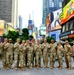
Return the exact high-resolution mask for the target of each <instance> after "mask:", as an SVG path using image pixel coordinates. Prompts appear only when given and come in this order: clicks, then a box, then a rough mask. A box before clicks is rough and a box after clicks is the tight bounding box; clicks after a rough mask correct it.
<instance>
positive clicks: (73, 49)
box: [72, 41, 74, 61]
mask: <svg viewBox="0 0 74 75" xmlns="http://www.w3.org/2000/svg"><path fill="white" fill-rule="evenodd" d="M72 57H73V61H74V41H73V46H72Z"/></svg>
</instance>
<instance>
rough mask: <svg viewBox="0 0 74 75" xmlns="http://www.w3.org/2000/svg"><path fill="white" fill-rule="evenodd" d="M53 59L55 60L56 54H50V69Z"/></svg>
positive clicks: (52, 65)
mask: <svg viewBox="0 0 74 75" xmlns="http://www.w3.org/2000/svg"><path fill="white" fill-rule="evenodd" d="M55 59H56V53H50V67H54V62H55Z"/></svg>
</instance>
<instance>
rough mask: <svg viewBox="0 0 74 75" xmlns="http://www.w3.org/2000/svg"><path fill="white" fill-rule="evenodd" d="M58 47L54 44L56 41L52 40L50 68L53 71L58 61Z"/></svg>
mask: <svg viewBox="0 0 74 75" xmlns="http://www.w3.org/2000/svg"><path fill="white" fill-rule="evenodd" d="M56 47H57V45H56V44H55V43H54V40H53V39H52V40H51V43H50V68H51V69H53V68H54V62H55V59H56Z"/></svg>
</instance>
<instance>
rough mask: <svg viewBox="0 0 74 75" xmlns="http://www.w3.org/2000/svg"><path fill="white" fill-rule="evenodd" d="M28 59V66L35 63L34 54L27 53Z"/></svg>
mask: <svg viewBox="0 0 74 75" xmlns="http://www.w3.org/2000/svg"><path fill="white" fill-rule="evenodd" d="M27 60H28V66H32V65H33V63H32V62H33V56H32V54H27Z"/></svg>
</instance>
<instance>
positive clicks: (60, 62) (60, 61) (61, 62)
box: [57, 54, 63, 67]
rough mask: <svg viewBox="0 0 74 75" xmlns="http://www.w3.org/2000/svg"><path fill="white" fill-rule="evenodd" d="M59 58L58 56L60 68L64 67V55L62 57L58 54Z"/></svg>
mask: <svg viewBox="0 0 74 75" xmlns="http://www.w3.org/2000/svg"><path fill="white" fill-rule="evenodd" d="M57 56H58V63H59V66H61V67H62V65H63V61H62V55H61V54H58V55H57Z"/></svg>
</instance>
